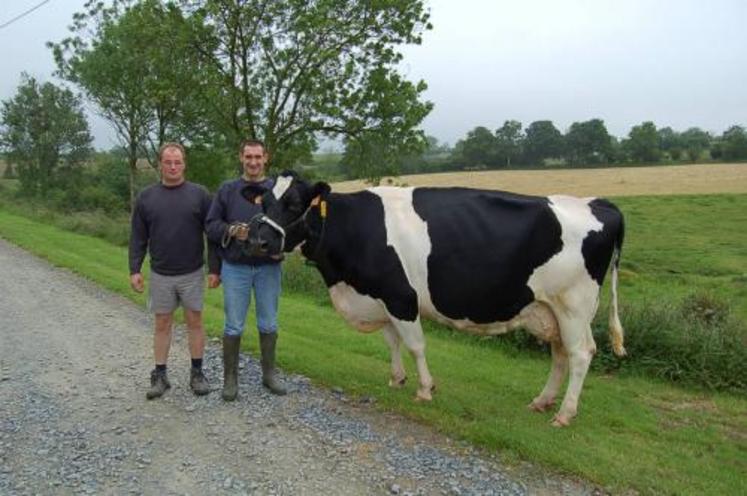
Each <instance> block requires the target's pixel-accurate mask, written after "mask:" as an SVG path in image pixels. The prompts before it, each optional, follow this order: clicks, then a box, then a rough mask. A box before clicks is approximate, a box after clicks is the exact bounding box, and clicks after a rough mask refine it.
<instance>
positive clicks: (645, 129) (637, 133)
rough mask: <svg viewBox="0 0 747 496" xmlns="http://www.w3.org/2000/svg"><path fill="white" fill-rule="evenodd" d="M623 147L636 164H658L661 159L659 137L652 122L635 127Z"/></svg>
mask: <svg viewBox="0 0 747 496" xmlns="http://www.w3.org/2000/svg"><path fill="white" fill-rule="evenodd" d="M623 146H624V148H625V150H626V151H627V153H628V155H629V156H630V158H631V160H633V161H634V162H656V161H657V160H659V158H660V157H661V150H660V149H659V135H658V134H657V133H656V125H655V124H654V123H653V122H651V121H647V122H644V123H642V124H640V125H638V126H633V128H632V129H631V130H630V133H629V134H628V139H627V140H625V142H624V144H623Z"/></svg>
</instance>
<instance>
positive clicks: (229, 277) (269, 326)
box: [220, 260, 280, 336]
mask: <svg viewBox="0 0 747 496" xmlns="http://www.w3.org/2000/svg"><path fill="white" fill-rule="evenodd" d="M220 278H221V283H222V284H223V310H224V312H225V317H226V323H225V325H224V327H223V334H224V335H226V336H241V335H242V334H243V332H244V324H245V323H246V314H247V312H248V311H249V305H250V304H251V301H252V289H253V290H254V300H255V302H256V303H255V306H256V308H257V329H258V330H259V332H261V333H263V334H272V333H274V332H277V330H278V300H279V299H280V264H279V263H276V264H267V265H243V264H230V263H228V262H226V261H225V260H224V261H223V266H222V267H221V272H220Z"/></svg>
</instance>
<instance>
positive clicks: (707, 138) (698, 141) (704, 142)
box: [680, 127, 711, 162]
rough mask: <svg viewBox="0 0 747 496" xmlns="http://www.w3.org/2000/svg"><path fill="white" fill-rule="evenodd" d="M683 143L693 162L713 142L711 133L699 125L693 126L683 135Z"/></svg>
mask: <svg viewBox="0 0 747 496" xmlns="http://www.w3.org/2000/svg"><path fill="white" fill-rule="evenodd" d="M680 136H681V138H682V144H683V146H684V148H685V151H686V152H687V155H688V157H690V160H691V161H692V162H696V161H697V160H698V159H699V158H700V156H701V155H702V154H703V150H706V149H707V148H708V147H709V146H710V144H711V135H710V134H708V133H707V132H705V131H703V130H702V129H700V128H699V127H691V128H690V129H688V130H687V131H685V132H684V133H682V134H681V135H680Z"/></svg>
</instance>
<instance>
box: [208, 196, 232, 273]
mask: <svg viewBox="0 0 747 496" xmlns="http://www.w3.org/2000/svg"><path fill="white" fill-rule="evenodd" d="M225 196H226V188H225V187H223V186H221V187H220V189H218V192H217V193H216V194H215V196H214V197H213V201H212V202H211V204H210V208H209V209H208V211H207V215H206V217H205V233H206V234H207V238H208V266H209V265H210V243H211V242H212V243H214V244H215V245H217V244H218V243H220V242H221V241H222V240H223V236H224V234H225V233H226V229H228V223H227V222H226V204H225Z"/></svg>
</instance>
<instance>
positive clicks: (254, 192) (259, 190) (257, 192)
mask: <svg viewBox="0 0 747 496" xmlns="http://www.w3.org/2000/svg"><path fill="white" fill-rule="evenodd" d="M266 191H267V190H266V189H265V188H263V187H262V186H259V185H256V184H249V185H247V186H244V188H243V189H242V190H241V196H243V197H244V198H246V199H247V201H248V202H250V203H255V204H260V203H262V195H264V194H265V192H266Z"/></svg>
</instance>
